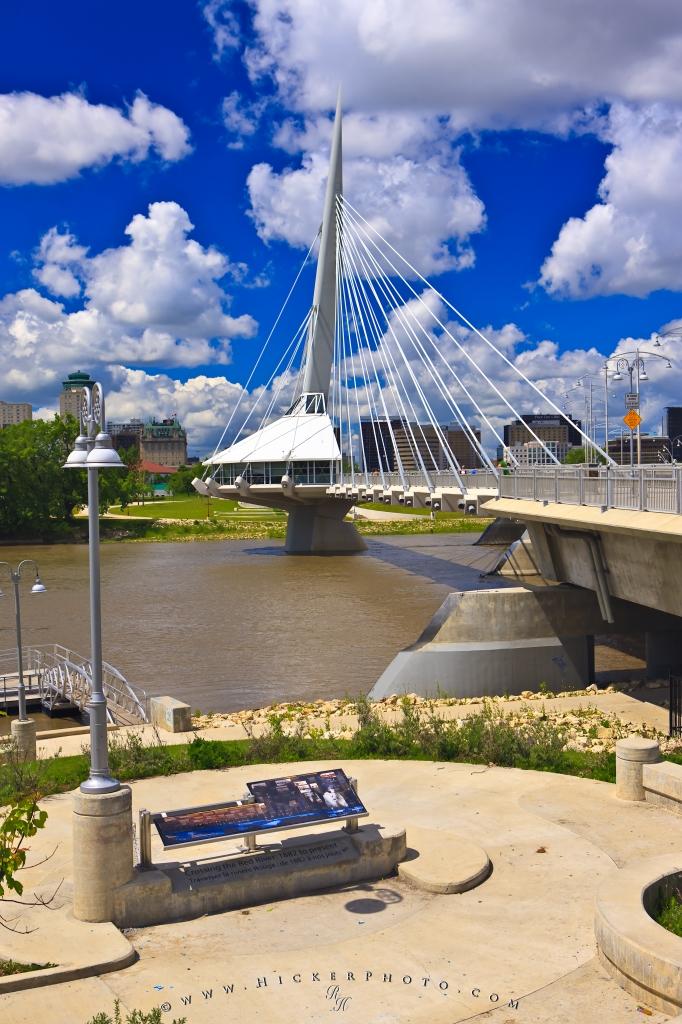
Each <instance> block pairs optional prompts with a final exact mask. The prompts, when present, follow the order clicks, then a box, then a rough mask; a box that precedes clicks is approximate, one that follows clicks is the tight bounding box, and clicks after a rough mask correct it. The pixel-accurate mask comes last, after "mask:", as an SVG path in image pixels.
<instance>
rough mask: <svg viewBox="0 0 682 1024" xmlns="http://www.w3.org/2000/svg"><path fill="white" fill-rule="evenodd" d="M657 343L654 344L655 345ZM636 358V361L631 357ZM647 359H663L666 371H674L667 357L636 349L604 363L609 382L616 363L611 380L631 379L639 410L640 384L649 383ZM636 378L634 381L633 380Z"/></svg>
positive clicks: (639, 442)
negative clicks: (610, 368)
mask: <svg viewBox="0 0 682 1024" xmlns="http://www.w3.org/2000/svg"><path fill="white" fill-rule="evenodd" d="M655 344H656V343H655V342H654V345H655ZM631 356H634V359H631V358H630V357H631ZM643 357H646V358H647V359H662V360H663V362H664V363H665V364H666V369H667V370H671V369H672V363H671V361H670V360H669V359H668V357H667V356H662V355H660V353H658V352H649V351H648V350H646V349H640V348H636V349H633V350H632V351H629V352H618V353H617V354H615V355H612V356H609V358H608V359H606V360H605V361H604V376H605V378H606V380H607V381H608V374H609V364H610V363H615V366H616V370H615V373H612V375H611V380H615V381H621V380H623V374H624V373H627V374H628V376H629V378H630V394H635V395H636V396H637V409H639V405H640V402H639V395H640V383H641V382H642V381H648V380H649V375H648V374H647V372H646V365H645V362H644V358H643ZM633 378H634V379H633ZM633 447H634V446H633V444H632V442H631V443H630V465H631V466H632V465H634V452H633ZM641 461H642V434H641V430H640V424H638V425H637V462H638V464H641Z"/></svg>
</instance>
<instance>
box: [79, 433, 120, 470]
mask: <svg viewBox="0 0 682 1024" xmlns="http://www.w3.org/2000/svg"><path fill="white" fill-rule="evenodd" d="M85 465H86V467H87V468H88V469H125V462H122V461H121V457H120V455H119V454H118V452H117V451H116V449H115V448H114V446H113V444H112V441H111V438H110V436H109V434H105V433H104V432H102V433H100V434H98V435H97V437H96V438H95V447H94V448H93V449H92V451H91V452H90V453H89V455H88V457H87V459H86V460H85Z"/></svg>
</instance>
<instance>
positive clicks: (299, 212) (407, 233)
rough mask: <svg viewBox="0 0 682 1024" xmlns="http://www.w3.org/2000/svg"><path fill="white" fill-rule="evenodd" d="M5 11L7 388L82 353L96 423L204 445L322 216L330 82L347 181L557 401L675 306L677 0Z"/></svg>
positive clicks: (662, 322)
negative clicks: (165, 425) (170, 424)
mask: <svg viewBox="0 0 682 1024" xmlns="http://www.w3.org/2000/svg"><path fill="white" fill-rule="evenodd" d="M417 8H418V10H417ZM0 19H1V21H0V224H1V225H2V231H1V232H0V399H4V400H9V401H24V400H28V401H32V402H33V404H34V406H35V407H36V409H38V410H39V411H40V414H41V415H48V414H49V412H50V410H53V409H54V408H56V404H57V396H58V391H59V382H60V380H61V379H62V378H63V376H64V375H65V374H66V373H68V372H70V371H72V370H75V369H87V370H90V371H91V372H92V373H93V374H95V375H96V376H98V377H100V378H101V379H102V380H103V381H104V383H105V385H106V387H107V391H108V394H109V414H110V416H112V417H116V418H123V417H129V416H133V415H139V416H141V417H146V416H149V415H152V414H157V415H166V414H168V413H170V412H172V411H177V412H178V413H179V414H180V416H181V418H182V419H183V420H184V421H185V423H186V425H187V426H188V428H189V431H190V439H191V442H192V447H193V449H194V450H195V451H197V452H203V451H205V450H207V448H208V447H209V446H210V445H211V444H212V443H213V442H214V441H215V439H216V436H217V434H219V432H220V429H222V425H223V424H224V422H225V421H226V420H227V418H228V417H229V414H230V412H231V410H232V408H233V406H234V403H235V401H236V400H237V398H238V397H239V396H240V395H241V394H242V390H243V385H244V383H245V381H246V379H247V377H248V374H249V371H250V369H251V366H252V364H253V361H254V359H255V356H256V354H257V352H258V351H259V349H260V344H261V343H262V340H263V338H264V337H265V335H266V334H267V332H268V330H269V329H270V326H271V324H272V322H273V320H274V318H275V316H276V315H277V312H278V310H279V308H280V305H281V302H282V299H283V297H284V296H285V294H286V292H287V291H288V288H289V285H290V283H291V281H292V279H293V276H294V275H295V273H296V270H297V268H298V266H299V264H300V262H301V259H302V257H303V254H304V252H305V249H306V248H307V246H308V245H309V244H310V242H311V241H312V238H313V236H314V234H315V231H316V228H317V225H318V223H319V218H320V215H321V202H322V192H323V187H324V173H325V168H326V158H327V151H328V145H329V133H330V117H331V108H332V106H333V102H334V95H335V92H336V87H337V84H338V83H340V84H341V85H342V88H343V93H344V109H345V137H346V146H345V154H346V179H345V180H346V192H347V194H348V196H349V199H351V201H352V202H353V203H354V204H355V206H357V207H358V208H359V209H361V210H362V211H363V212H364V214H365V216H367V217H368V218H370V219H372V218H375V217H377V218H381V221H380V222H381V223H382V224H386V223H388V224H390V225H391V227H390V231H389V234H390V232H393V234H392V235H390V237H391V240H392V241H393V242H394V244H395V245H396V247H397V248H398V249H400V250H401V251H406V254H407V255H409V257H410V259H411V260H412V262H413V263H414V264H415V266H417V267H418V268H419V269H420V270H422V271H423V272H424V273H425V274H426V276H428V277H429V278H430V279H432V280H433V282H434V284H436V285H437V287H438V288H439V290H440V291H441V292H443V293H444V294H446V295H447V296H448V297H450V298H451V299H452V300H453V301H454V302H455V304H457V305H459V306H460V307H461V308H462V309H463V311H464V312H465V313H466V314H467V316H468V317H469V318H470V319H471V320H472V321H473V322H474V323H476V324H477V325H479V326H481V327H486V328H488V329H489V331H490V333H491V336H493V337H494V338H495V337H499V338H507V339H510V338H511V341H509V340H508V344H509V345H511V348H508V349H507V351H508V352H509V353H510V354H511V355H512V356H513V357H514V358H515V359H520V360H521V364H520V365H522V366H523V368H524V370H525V372H526V373H528V375H529V376H532V377H533V379H538V380H542V381H543V386H545V387H546V389H547V390H548V393H550V394H551V395H552V396H553V397H555V398H556V399H557V400H558V401H559V400H562V396H563V394H564V392H565V391H566V390H567V389H568V387H570V386H571V385H573V384H574V382H575V379H576V377H577V376H578V375H580V374H582V373H587V372H598V369H599V366H600V363H601V357H602V356H605V355H610V354H611V353H612V352H614V351H616V350H622V351H625V350H627V349H628V348H632V345H633V339H634V340H636V341H637V342H638V343H641V344H644V345H650V344H651V341H652V338H653V337H654V336H655V334H656V332H660V331H662V330H664V329H665V328H666V327H669V326H673V327H674V326H675V324H676V323H677V321H678V319H679V318H682V301H681V297H680V290H681V289H682V217H681V204H682V175H681V174H680V170H679V169H680V167H682V132H681V131H680V128H682V9H680V6H679V3H678V2H677V0H649V2H648V3H644V2H643V0H619V2H616V0H592V2H590V3H587V0H557V2H555V3H554V4H552V5H549V9H548V5H547V4H546V3H541V2H540V0H513V2H510V3H505V4H504V5H502V6H500V5H499V3H496V2H495V0H473V2H472V0H468V2H466V3H464V0H423V2H422V3H421V4H419V5H415V4H414V3H413V2H411V0H386V2H385V3H379V2H377V3H376V4H370V5H367V4H366V3H362V2H360V0H335V2H333V3H331V2H329V0H251V2H250V3H239V2H234V3H232V2H229V0H227V2H225V0H205V2H198V3H195V2H191V0H187V2H178V0H175V2H163V3H162V2H156V0H146V2H144V3H139V0H138V2H137V3H132V2H128V0H120V2H119V3H118V4H117V5H115V6H111V5H102V4H92V3H90V4H85V3H80V2H78V0H71V2H70V3H69V4H60V5H56V4H54V3H48V2H46V0H38V2H34V3H32V4H31V5H30V6H29V5H24V6H20V5H13V6H12V9H10V10H8V9H7V5H6V7H5V9H4V11H3V13H2V15H1V16H0ZM492 26H494V33H493V31H492ZM190 225H192V226H190ZM312 275H313V269H312V268H311V269H310V270H309V271H307V272H306V275H305V277H304V279H303V281H302V283H301V288H300V289H299V291H298V292H297V294H296V297H295V301H294V303H293V306H292V309H291V315H290V316H289V317H288V318H286V319H285V321H284V323H283V326H282V332H281V333H280V335H279V336H278V338H279V339H281V343H282V344H286V342H287V341H288V338H289V334H288V333H287V332H288V331H289V332H290V330H291V328H292V326H293V325H294V324H295V323H297V322H298V321H299V320H300V317H301V316H302V315H303V312H304V310H305V307H306V305H307V303H309V301H310V294H311V290H312ZM678 348H679V353H678V352H677V349H678ZM659 351H660V350H659ZM664 351H665V352H666V354H668V355H669V356H670V358H671V359H672V361H673V363H674V364H675V368H674V371H673V372H672V373H668V374H667V375H665V374H663V373H662V372H661V373H660V374H659V373H658V372H657V371H658V367H656V369H655V370H654V371H652V372H651V374H650V375H651V377H652V384H651V385H650V386H649V388H648V391H647V396H646V401H645V404H644V411H645V414H646V419H647V425H648V426H649V427H651V428H654V429H655V428H656V426H657V425H658V422H659V420H660V415H659V413H660V409H661V407H662V405H664V404H682V392H681V388H680V382H681V381H682V374H680V373H678V364H679V366H680V367H681V368H682V345H680V342H679V340H672V341H670V342H669V343H666V344H665V346H664ZM272 365H273V364H272V363H268V360H265V362H264V376H262V377H259V376H258V375H257V377H256V379H255V381H254V383H255V385H259V384H263V383H264V381H265V379H266V377H267V372H265V371H269V370H270V369H271V368H272ZM503 376H504V374H502V377H503ZM502 377H501V378H500V380H501V382H502ZM508 386H509V387H510V389H511V391H512V392H513V390H514V386H513V384H512V383H509V382H508ZM242 397H243V399H244V405H245V407H247V408H248V406H249V403H250V402H251V401H252V400H253V399H252V396H251V395H243V396H242ZM518 400H519V401H522V399H521V398H520V397H519V399H518ZM576 411H579V410H576Z"/></svg>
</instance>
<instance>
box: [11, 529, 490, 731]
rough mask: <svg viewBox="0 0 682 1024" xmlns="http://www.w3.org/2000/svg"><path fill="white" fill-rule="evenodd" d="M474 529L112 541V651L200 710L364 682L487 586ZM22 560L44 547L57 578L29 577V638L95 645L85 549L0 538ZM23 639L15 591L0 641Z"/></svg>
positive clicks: (151, 683)
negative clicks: (322, 540)
mask: <svg viewBox="0 0 682 1024" xmlns="http://www.w3.org/2000/svg"><path fill="white" fill-rule="evenodd" d="M474 539H475V538H474V536H473V535H456V534H453V535H438V534H436V535H433V536H431V535H420V536H412V537H409V536H407V537H390V538H389V537H386V538H376V539H370V550H369V551H368V552H367V553H364V554H360V555H353V556H345V557H343V556H336V557H334V556H327V557H317V556H291V555H286V554H285V553H284V550H283V547H282V545H281V543H279V542H277V541H262V542H261V541H226V542H203V543H202V542H195V543H168V544H167V543H150V544H147V543H128V544H126V543H121V544H113V543H109V544H103V545H102V548H101V554H102V618H103V651H104V658H105V660H106V661H108V662H110V663H111V664H112V665H114V666H115V667H116V668H117V669H119V671H121V672H122V673H123V674H124V675H125V676H126V678H127V679H128V680H130V681H131V682H133V683H136V684H138V685H139V686H142V687H143V688H144V689H145V690H146V691H147V692H148V693H150V694H171V695H172V696H175V697H178V698H180V699H182V700H186V701H187V702H188V703H189V704H191V705H192V707H193V708H199V709H201V710H202V711H231V710H236V709H239V708H246V707H261V706H263V705H266V704H272V703H276V702H279V701H284V700H291V701H294V700H306V699H307V700H314V699H317V698H332V697H343V696H346V695H357V694H361V693H366V692H367V691H368V690H369V689H370V688H371V686H372V685H373V683H374V682H375V681H376V679H377V678H378V677H379V676H380V675H381V673H382V672H383V670H384V669H385V668H386V666H387V665H388V664H389V662H390V661H391V660H392V658H393V657H394V656H395V655H396V654H397V652H398V651H400V650H401V649H402V648H403V647H406V646H407V645H408V644H410V643H413V642H414V641H415V640H416V639H417V637H418V636H419V634H420V633H421V631H422V629H423V628H424V626H425V625H426V624H427V622H428V621H429V619H430V618H431V616H432V615H433V613H434V612H435V611H436V609H437V608H438V607H439V606H440V604H441V603H442V601H443V599H444V598H445V596H446V594H447V593H449V592H450V591H451V590H454V589H470V588H473V587H478V586H482V585H489V584H483V583H482V582H481V581H479V579H478V572H477V571H475V570H472V569H469V568H465V567H464V566H462V565H460V564H458V562H457V558H458V552H459V553H461V552H462V551H463V549H464V548H465V547H466V548H468V547H469V545H470V544H471V543H472V541H473V540H474ZM460 557H461V554H460ZM22 558H34V559H36V561H37V562H38V565H39V567H40V572H41V576H42V579H43V582H44V583H45V586H46V587H47V588H48V590H47V593H45V594H42V595H31V594H30V584H31V582H32V580H31V575H30V572H29V573H28V575H27V576H26V577H25V580H26V581H25V584H24V585H23V587H22V604H21V608H22V625H23V634H24V644H26V645H29V644H46V643H54V642H57V643H61V644H63V645H64V646H66V647H69V648H71V649H72V650H75V651H78V652H79V653H82V654H87V653H88V652H89V649H90V639H89V636H90V634H89V617H88V551H87V547H86V546H85V545H82V546H81V545H55V546H35V547H25V548H24V547H17V546H9V547H4V548H1V549H0V559H4V560H6V561H9V562H11V563H12V565H16V564H17V563H18V562H19V561H20V560H21V559H22ZM2 587H3V590H4V591H5V594H6V595H7V596H9V595H8V591H7V588H6V587H5V586H4V584H2ZM14 643H15V632H14V612H13V601H12V600H11V599H9V600H8V599H7V597H6V598H5V600H2V601H0V650H2V649H7V648H11V647H12V646H14ZM5 724H6V723H5ZM55 724H56V723H55ZM40 727H43V726H42V723H41V726H39V728H40Z"/></svg>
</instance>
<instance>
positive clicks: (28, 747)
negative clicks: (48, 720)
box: [10, 718, 36, 761]
mask: <svg viewBox="0 0 682 1024" xmlns="http://www.w3.org/2000/svg"><path fill="white" fill-rule="evenodd" d="M10 728H11V731H12V739H13V740H14V745H15V747H16V750H17V755H18V757H19V760H20V761H35V759H36V723H35V722H34V721H33V719H32V718H29V719H27V721H25V722H20V721H19V719H18V718H15V719H14V721H13V722H12V724H11V726H10Z"/></svg>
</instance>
